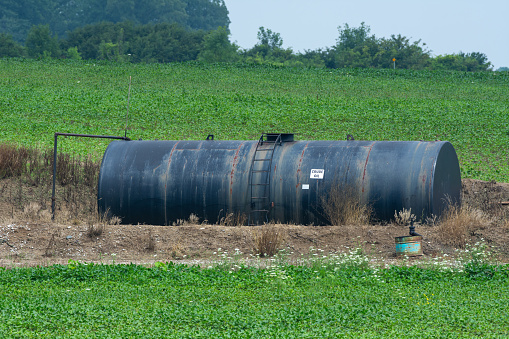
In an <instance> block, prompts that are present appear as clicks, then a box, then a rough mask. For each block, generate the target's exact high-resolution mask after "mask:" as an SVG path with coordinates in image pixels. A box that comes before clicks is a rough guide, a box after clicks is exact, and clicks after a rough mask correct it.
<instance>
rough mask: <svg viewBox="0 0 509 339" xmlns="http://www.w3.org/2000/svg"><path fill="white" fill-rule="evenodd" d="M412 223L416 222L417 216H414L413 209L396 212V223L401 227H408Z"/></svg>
mask: <svg viewBox="0 0 509 339" xmlns="http://www.w3.org/2000/svg"><path fill="white" fill-rule="evenodd" d="M412 221H415V214H412V209H411V208H410V209H408V210H407V209H406V208H403V209H402V210H401V211H399V212H396V211H394V222H395V223H396V224H398V225H400V226H407V225H409V224H410V223H411V222H412Z"/></svg>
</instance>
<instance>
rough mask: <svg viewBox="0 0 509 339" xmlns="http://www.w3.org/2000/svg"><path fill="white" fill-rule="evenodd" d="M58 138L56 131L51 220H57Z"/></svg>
mask: <svg viewBox="0 0 509 339" xmlns="http://www.w3.org/2000/svg"><path fill="white" fill-rule="evenodd" d="M57 138H58V133H55V144H54V146H53V190H52V193H51V220H55V186H56V177H57Z"/></svg>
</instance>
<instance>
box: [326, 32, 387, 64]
mask: <svg viewBox="0 0 509 339" xmlns="http://www.w3.org/2000/svg"><path fill="white" fill-rule="evenodd" d="M338 31H339V38H338V39H337V40H336V46H335V47H334V48H333V49H331V50H330V51H329V52H330V53H332V54H333V56H332V58H331V60H330V62H329V63H328V64H329V66H331V67H334V68H339V67H374V66H375V62H374V60H375V55H377V53H378V52H379V49H380V47H379V43H378V40H377V39H376V37H375V36H374V35H369V33H370V31H371V28H370V27H369V26H367V25H365V24H364V22H362V23H361V26H360V27H350V26H349V25H348V24H345V26H344V27H341V26H339V27H338Z"/></svg>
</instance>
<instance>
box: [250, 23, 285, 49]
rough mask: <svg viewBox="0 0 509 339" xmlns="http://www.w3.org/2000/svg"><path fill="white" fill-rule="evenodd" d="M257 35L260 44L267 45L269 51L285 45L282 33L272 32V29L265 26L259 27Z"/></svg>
mask: <svg viewBox="0 0 509 339" xmlns="http://www.w3.org/2000/svg"><path fill="white" fill-rule="evenodd" d="M256 36H257V38H258V45H261V46H267V48H268V50H269V51H274V50H276V49H279V48H281V47H282V46H283V39H282V38H281V34H279V33H276V32H272V30H270V29H267V30H266V29H265V27H263V26H262V27H260V28H259V30H258V33H257V34H256Z"/></svg>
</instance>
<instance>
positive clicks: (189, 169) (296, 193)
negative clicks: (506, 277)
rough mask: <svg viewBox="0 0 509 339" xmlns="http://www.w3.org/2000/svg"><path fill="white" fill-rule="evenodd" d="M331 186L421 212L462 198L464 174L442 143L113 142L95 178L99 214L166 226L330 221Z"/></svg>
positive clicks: (390, 213) (389, 212)
mask: <svg viewBox="0 0 509 339" xmlns="http://www.w3.org/2000/svg"><path fill="white" fill-rule="evenodd" d="M334 185H339V186H340V187H350V188H351V189H353V190H354V193H355V194H356V195H358V196H359V197H360V198H361V200H362V202H364V203H369V204H371V206H372V208H373V211H374V216H375V218H377V219H379V220H390V219H392V218H393V217H394V213H395V211H401V210H402V209H403V208H406V209H410V208H411V209H412V213H414V214H415V215H416V216H417V218H418V219H423V218H425V217H427V216H430V215H432V214H433V215H437V216H439V215H440V214H441V213H442V211H443V210H444V208H446V206H447V202H448V201H452V202H455V203H459V201H460V190H461V177H460V169H459V164H458V158H457V156H456V152H455V150H454V148H453V146H452V145H451V144H450V143H449V142H446V141H436V142H419V141H293V135H291V134H270V135H266V136H265V137H262V138H261V139H260V141H218V140H203V141H113V142H111V143H110V145H109V146H108V148H107V149H106V152H105V154H104V157H103V161H102V164H101V170H100V175H99V186H98V205H99V210H100V213H104V212H108V213H109V214H110V215H115V216H118V217H120V218H121V219H122V222H123V223H131V224H136V223H145V224H153V225H171V224H173V223H174V222H176V221H177V220H178V219H188V218H189V216H190V215H191V214H195V215H196V216H198V217H199V218H200V221H204V220H207V221H208V222H209V223H216V222H217V221H218V220H219V219H220V218H221V217H224V216H225V215H227V214H228V213H239V214H245V215H246V216H247V217H248V218H249V220H250V223H252V224H260V223H263V222H266V221H270V220H274V221H279V222H283V223H295V224H304V225H307V224H314V225H322V224H327V220H326V217H325V215H324V212H323V209H322V202H323V199H324V197H327V195H328V194H329V192H330V191H331V189H332V187H333V186H334Z"/></svg>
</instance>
